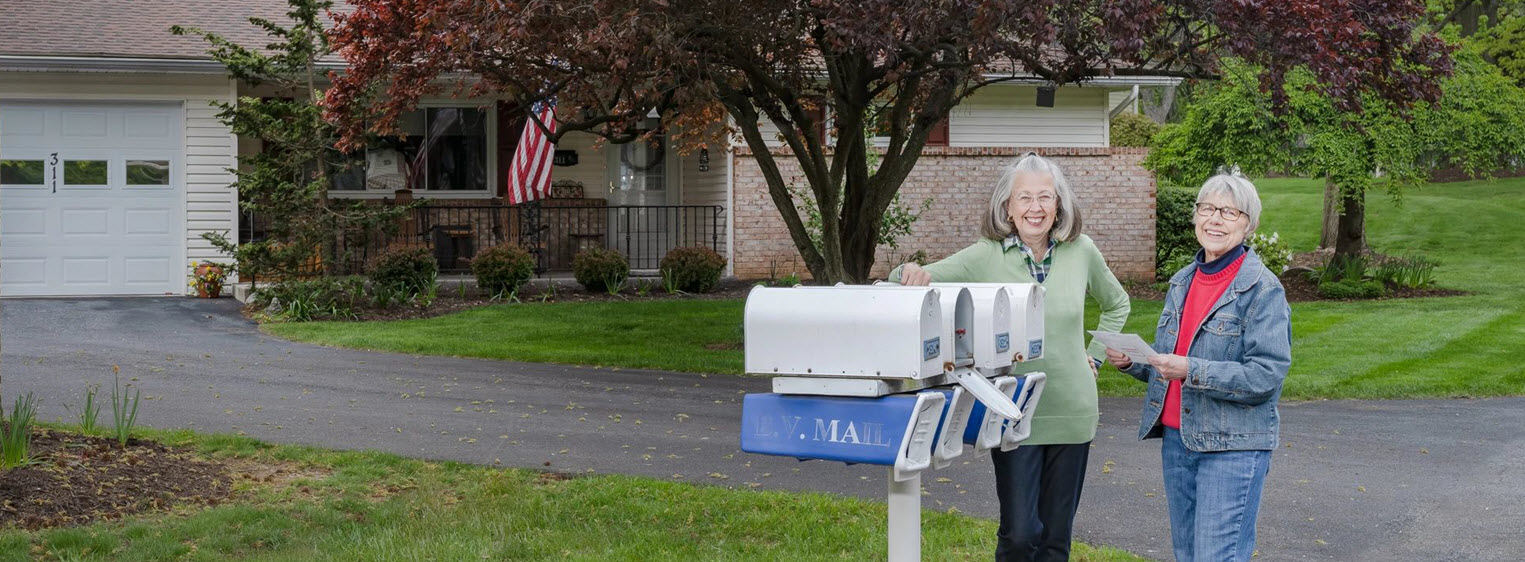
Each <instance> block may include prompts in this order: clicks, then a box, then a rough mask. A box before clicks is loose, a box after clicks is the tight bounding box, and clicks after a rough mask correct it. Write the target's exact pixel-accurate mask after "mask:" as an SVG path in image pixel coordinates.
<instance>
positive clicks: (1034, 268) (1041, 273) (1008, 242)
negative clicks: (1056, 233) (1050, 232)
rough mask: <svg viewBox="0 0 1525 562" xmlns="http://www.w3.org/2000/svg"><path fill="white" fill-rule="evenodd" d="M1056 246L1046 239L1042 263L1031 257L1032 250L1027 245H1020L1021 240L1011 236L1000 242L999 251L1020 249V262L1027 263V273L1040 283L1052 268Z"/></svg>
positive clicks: (1050, 239) (1053, 241)
mask: <svg viewBox="0 0 1525 562" xmlns="http://www.w3.org/2000/svg"><path fill="white" fill-rule="evenodd" d="M1058 245H1059V242H1058V241H1057V240H1054V239H1053V238H1052V237H1050V238H1049V239H1048V251H1045V252H1044V253H1043V261H1038V259H1037V258H1036V257H1034V256H1033V250H1032V248H1028V247H1027V244H1023V243H1022V239H1021V238H1019V237H1018V236H1017V235H1015V234H1013V235H1011V236H1007V237H1006V239H1005V240H1002V241H1001V251H1010V250H1011V249H1012V248H1020V249H1021V250H1022V258H1023V259H1022V261H1024V262H1026V263H1027V272H1028V273H1029V274H1031V275H1032V276H1033V279H1035V280H1037V281H1038V282H1039V283H1042V282H1043V280H1044V279H1045V278H1047V277H1048V271H1049V269H1051V268H1053V266H1054V248H1055V247H1057V246H1058Z"/></svg>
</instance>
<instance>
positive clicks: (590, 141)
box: [551, 131, 609, 199]
mask: <svg viewBox="0 0 1525 562" xmlns="http://www.w3.org/2000/svg"><path fill="white" fill-rule="evenodd" d="M607 145H608V143H607V142H601V141H600V139H599V138H598V137H597V136H595V135H593V134H590V133H584V132H581V131H576V132H571V133H567V134H566V136H564V137H561V142H559V143H556V150H576V151H577V165H576V166H556V167H554V168H551V181H553V182H555V181H563V180H572V181H580V182H582V189H583V197H585V198H588V199H608V198H609V173H608V170H607V169H608V161H609V157H608V154H607V153H606V152H604V148H603V147H604V146H607Z"/></svg>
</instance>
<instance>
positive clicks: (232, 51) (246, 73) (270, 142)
mask: <svg viewBox="0 0 1525 562" xmlns="http://www.w3.org/2000/svg"><path fill="white" fill-rule="evenodd" d="M289 4H290V6H291V11H289V12H287V14H286V15H287V16H288V17H289V18H290V19H291V27H281V26H280V25H279V24H277V23H275V22H272V21H270V20H266V19H262V18H250V19H249V22H250V23H251V24H253V25H255V26H258V27H260V28H262V29H264V30H265V32H266V33H267V34H269V35H270V37H271V39H272V42H271V43H270V44H268V45H264V46H263V48H258V49H254V48H248V47H244V46H241V45H238V44H235V43H232V42H230V41H228V40H227V39H226V38H224V37H222V36H220V35H217V34H215V33H209V32H206V31H203V30H200V29H196V28H186V27H181V26H174V27H172V28H171V29H170V31H171V32H172V33H174V34H176V35H197V36H200V37H202V38H204V39H205V40H206V41H207V42H208V43H209V44H210V45H211V49H210V50H209V51H208V52H209V53H210V54H211V55H212V58H213V59H215V60H217V61H218V62H220V63H222V64H223V65H224V66H226V67H227V69H228V74H229V75H231V76H232V77H233V78H235V79H237V80H239V81H240V82H242V83H244V84H248V85H250V86H261V85H268V86H270V87H271V88H272V89H273V91H274V96H272V97H265V98H256V97H247V96H246V97H241V98H239V99H238V101H237V102H236V103H224V102H213V105H214V106H216V107H217V108H218V109H219V110H220V111H219V113H218V117H219V118H220V119H221V120H222V122H223V123H224V124H226V125H228V127H229V128H231V129H232V130H233V133H234V134H237V135H238V136H239V137H240V138H244V139H255V140H258V141H260V143H261V150H260V152H259V153H258V154H253V155H247V156H239V157H238V162H239V169H237V170H233V172H234V173H235V175H236V178H237V179H236V180H235V181H234V184H233V187H234V188H236V189H237V191H238V196H239V197H238V205H239V208H240V209H242V210H244V211H245V212H248V213H250V214H251V215H254V216H257V217H259V218H260V219H262V220H263V221H266V223H267V225H266V226H267V234H268V236H267V237H266V238H265V239H263V240H257V241H251V240H242V241H240V240H238V239H237V238H236V237H230V236H229V233H226V232H212V233H207V234H203V235H202V236H203V237H204V238H206V239H207V240H208V241H209V242H211V243H212V245H213V247H215V248H217V249H218V250H220V251H222V252H223V253H225V254H227V255H229V256H231V257H232V258H233V259H234V262H235V263H234V267H235V268H236V269H237V270H238V271H239V272H240V273H242V274H243V275H245V276H247V277H249V278H257V277H258V276H261V275H275V276H291V275H295V274H300V273H307V272H304V271H301V270H302V269H303V268H304V267H306V264H308V263H310V262H311V261H312V260H313V259H314V258H320V261H321V263H322V264H323V267H324V270H325V272H331V268H332V267H333V264H334V261H335V260H334V256H333V254H332V249H331V248H332V244H331V242H333V241H334V240H335V238H336V237H338V236H344V235H346V234H349V235H355V234H359V233H365V232H369V231H372V230H375V229H378V228H381V227H383V226H385V225H390V224H392V223H393V222H394V221H395V220H396V217H398V216H399V214H400V213H402V212H404V211H405V210H406V209H405V208H398V207H390V208H389V207H385V206H376V205H365V204H363V203H362V202H360V201H345V200H332V199H329V198H328V186H329V183H330V181H331V178H332V175H333V174H334V173H335V172H336V171H342V170H343V169H344V168H345V167H347V166H348V165H349V162H350V161H351V160H352V159H351V157H350V156H349V155H347V154H344V153H342V152H341V151H339V150H338V149H337V148H336V145H337V143H338V140H339V135H338V132H337V130H336V129H335V127H334V125H333V124H332V123H330V122H329V121H328V120H327V119H326V118H325V117H324V114H323V113H324V110H323V108H322V107H321V106H320V105H319V101H321V100H322V91H321V90H320V89H319V86H320V80H321V79H324V76H323V72H324V70H323V69H322V68H320V61H321V60H322V59H323V58H324V57H328V56H330V55H331V49H330V47H329V42H328V36H327V35H326V33H325V31H324V28H323V19H322V15H323V14H324V12H325V11H326V10H328V9H329V8H331V7H332V3H331V2H328V1H326V0H322V1H320V0H290V1H289Z"/></svg>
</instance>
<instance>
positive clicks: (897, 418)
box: [741, 392, 947, 480]
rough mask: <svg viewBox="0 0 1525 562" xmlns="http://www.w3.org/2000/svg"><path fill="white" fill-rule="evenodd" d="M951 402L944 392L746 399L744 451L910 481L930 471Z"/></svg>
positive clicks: (748, 397) (743, 400) (744, 399)
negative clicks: (867, 469) (865, 467)
mask: <svg viewBox="0 0 1525 562" xmlns="http://www.w3.org/2000/svg"><path fill="white" fill-rule="evenodd" d="M946 399H947V397H946V396H944V395H943V394H942V393H940V392H923V393H919V394H896V395H890V396H883V397H879V398H850V397H837V396H801V395H788V394H748V395H746V396H745V397H744V398H743V399H742V404H741V450H743V451H746V452H748V453H759V454H764V455H778V456H785V457H794V458H797V459H801V460H806V459H820V460H831V461H841V462H845V463H850V464H877V465H884V466H890V467H893V468H894V469H895V479H896V480H907V479H909V478H910V477H912V476H914V475H916V474H919V473H920V471H922V470H925V469H927V468H928V467H930V466H931V457H932V445H933V443H934V442H935V441H936V439H935V436H934V434H935V432H936V429H937V427H938V423H939V422H941V421H942V418H943V412H944V408H943V404H944V402H945V401H946Z"/></svg>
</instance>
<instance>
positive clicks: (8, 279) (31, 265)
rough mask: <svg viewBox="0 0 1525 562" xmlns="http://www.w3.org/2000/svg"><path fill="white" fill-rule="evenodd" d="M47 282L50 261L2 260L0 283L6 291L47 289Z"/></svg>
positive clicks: (0, 262) (0, 263)
mask: <svg viewBox="0 0 1525 562" xmlns="http://www.w3.org/2000/svg"><path fill="white" fill-rule="evenodd" d="M47 280H48V259H47V258H45V257H35V258H5V259H0V283H3V284H4V285H5V286H6V289H10V288H11V287H33V288H37V287H46V286H47Z"/></svg>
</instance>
